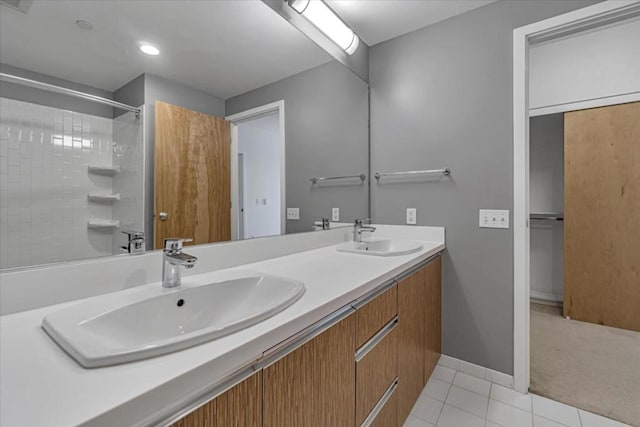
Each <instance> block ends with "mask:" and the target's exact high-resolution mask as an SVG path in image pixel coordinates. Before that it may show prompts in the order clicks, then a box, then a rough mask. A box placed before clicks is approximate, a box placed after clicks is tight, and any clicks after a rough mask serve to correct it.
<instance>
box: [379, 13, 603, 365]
mask: <svg viewBox="0 0 640 427" xmlns="http://www.w3.org/2000/svg"><path fill="white" fill-rule="evenodd" d="M592 3H594V2H592V1H541V0H538V1H499V2H496V3H492V4H490V5H488V6H484V7H481V8H478V9H475V10H473V11H470V12H468V13H465V14H463V15H459V16H456V17H454V18H451V19H449V20H447V21H443V22H441V23H438V24H435V25H432V26H430V27H427V28H425V29H422V30H418V31H416V32H413V33H410V34H407V35H404V36H401V37H399V38H396V39H393V40H390V41H388V42H385V43H381V44H378V45H376V46H373V47H372V48H371V49H370V85H371V147H372V153H371V155H372V165H371V168H372V172H376V171H396V170H409V169H425V168H440V167H445V166H447V167H450V168H451V169H452V175H451V177H450V179H442V180H441V179H435V180H428V181H423V182H420V183H417V182H416V183H414V182H404V183H393V184H392V183H387V184H383V183H381V184H377V185H376V184H375V183H374V184H373V191H372V214H373V217H374V220H375V221H376V222H380V223H390V224H400V223H403V222H404V220H405V209H406V208H407V207H415V208H417V209H418V214H417V215H418V224H419V225H435V226H444V227H446V233H447V252H446V254H445V256H444V259H443V261H444V263H443V286H442V303H443V310H442V313H443V317H442V321H443V326H442V329H443V331H442V332H443V334H442V337H443V352H444V353H445V354H447V355H450V356H453V357H457V358H460V359H463V360H466V361H469V362H472V363H476V364H479V365H482V366H485V367H488V368H491V369H495V370H498V371H501V372H505V373H508V374H512V373H513V233H512V231H511V230H495V229H480V228H478V210H479V209H483V208H485V209H486V208H489V209H509V210H512V207H513V197H512V169H513V166H512V40H513V29H514V28H516V27H520V26H523V25H526V24H529V23H532V22H536V21H539V20H542V19H545V18H548V17H551V16H554V15H559V14H562V13H564V12H568V11H570V10H573V9H577V8H581V7H584V6H587V5H589V4H592Z"/></svg>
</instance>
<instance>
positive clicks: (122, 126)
mask: <svg viewBox="0 0 640 427" xmlns="http://www.w3.org/2000/svg"><path fill="white" fill-rule="evenodd" d="M142 120H143V116H142V113H140V117H139V118H137V117H136V115H135V113H133V112H129V113H126V114H123V115H121V116H119V117H117V118H116V119H114V120H113V142H114V150H113V165H114V166H120V173H118V174H116V175H115V176H114V177H113V192H114V193H120V200H119V201H118V202H116V203H114V205H113V219H117V220H118V221H120V230H116V232H115V233H113V236H112V238H113V240H112V245H113V253H114V254H117V253H120V252H121V251H120V247H121V246H122V245H124V244H125V243H126V241H127V237H126V236H125V235H124V234H122V233H120V231H121V230H135V231H144V181H143V180H144V149H143V147H144V146H143V144H144V142H143V141H144V140H143V133H142V132H143V128H144V126H142Z"/></svg>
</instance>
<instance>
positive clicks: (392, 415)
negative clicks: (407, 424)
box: [369, 390, 398, 427]
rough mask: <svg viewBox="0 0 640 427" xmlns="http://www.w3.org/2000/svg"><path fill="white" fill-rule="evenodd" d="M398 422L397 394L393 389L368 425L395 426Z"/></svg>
mask: <svg viewBox="0 0 640 427" xmlns="http://www.w3.org/2000/svg"><path fill="white" fill-rule="evenodd" d="M397 422H398V395H397V393H396V392H395V390H394V391H393V394H392V395H391V397H390V398H389V400H387V402H386V403H385V404H384V406H383V407H382V409H381V410H380V412H378V415H376V417H375V418H374V420H373V422H372V423H371V424H369V427H395V426H396V425H397V424H396V423H397Z"/></svg>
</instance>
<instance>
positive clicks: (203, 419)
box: [173, 372, 262, 427]
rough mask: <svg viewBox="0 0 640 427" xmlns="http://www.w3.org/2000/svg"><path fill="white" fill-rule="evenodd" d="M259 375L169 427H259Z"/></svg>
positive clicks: (260, 409)
mask: <svg viewBox="0 0 640 427" xmlns="http://www.w3.org/2000/svg"><path fill="white" fill-rule="evenodd" d="M261 426H262V372H258V373H256V374H253V375H252V376H250V377H249V378H247V379H246V380H244V381H243V382H241V383H240V384H238V385H236V386H234V387H233V388H231V389H230V390H228V391H226V392H224V393H223V394H221V395H220V396H218V397H216V398H215V399H213V400H211V401H209V402H207V403H206V404H204V405H203V406H201V407H200V408H198V409H196V410H195V411H193V412H192V413H190V414H189V415H187V416H185V417H184V418H182V419H180V420H179V421H177V422H176V423H175V424H173V427H261Z"/></svg>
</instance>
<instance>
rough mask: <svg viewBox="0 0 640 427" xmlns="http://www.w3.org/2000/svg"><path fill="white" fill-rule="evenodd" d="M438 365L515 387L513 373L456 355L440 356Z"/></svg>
mask: <svg viewBox="0 0 640 427" xmlns="http://www.w3.org/2000/svg"><path fill="white" fill-rule="evenodd" d="M438 365H441V366H446V367H447V368H451V369H455V370H456V371H460V372H464V373H465V374H468V375H471V376H474V377H476V378H481V379H483V380H487V381H491V382H492V383H496V384H500V385H501V386H505V387H509V388H513V375H507V374H505V373H502V372H499V371H494V370H493V369H489V368H485V367H484V366H480V365H476V364H474V363H469V362H466V361H464V360H460V359H457V358H455V357H451V356H447V355H445V354H443V355H441V356H440V360H439V361H438Z"/></svg>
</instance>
